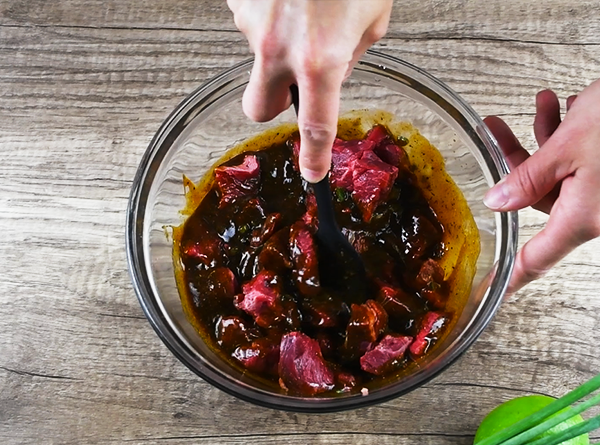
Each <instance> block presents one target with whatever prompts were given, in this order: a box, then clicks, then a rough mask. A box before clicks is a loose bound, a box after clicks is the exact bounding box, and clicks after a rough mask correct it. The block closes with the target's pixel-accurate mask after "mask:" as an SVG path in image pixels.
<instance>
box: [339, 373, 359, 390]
mask: <svg viewBox="0 0 600 445" xmlns="http://www.w3.org/2000/svg"><path fill="white" fill-rule="evenodd" d="M335 382H336V383H335V386H336V388H338V389H336V392H350V391H352V389H353V388H354V387H356V385H357V384H358V382H357V381H356V377H355V376H354V374H351V373H349V372H344V371H337V372H336V373H335Z"/></svg>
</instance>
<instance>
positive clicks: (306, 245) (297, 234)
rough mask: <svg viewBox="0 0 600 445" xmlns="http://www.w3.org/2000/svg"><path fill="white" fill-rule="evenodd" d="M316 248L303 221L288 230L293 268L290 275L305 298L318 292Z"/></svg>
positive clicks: (319, 287)
mask: <svg viewBox="0 0 600 445" xmlns="http://www.w3.org/2000/svg"><path fill="white" fill-rule="evenodd" d="M316 249H317V246H316V244H315V241H314V239H313V236H312V234H311V232H310V230H309V229H308V226H307V225H306V224H304V222H303V221H298V222H296V223H294V224H293V225H292V227H291V229H290V257H291V259H292V263H293V264H294V268H293V270H292V274H293V276H294V280H295V281H296V285H297V287H298V290H299V291H300V293H301V294H302V295H304V296H305V297H312V296H315V295H317V294H318V293H319V292H320V289H321V284H320V281H319V264H318V258H317V250H316Z"/></svg>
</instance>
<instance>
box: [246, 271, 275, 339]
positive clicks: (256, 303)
mask: <svg viewBox="0 0 600 445" xmlns="http://www.w3.org/2000/svg"><path fill="white" fill-rule="evenodd" d="M242 291H243V294H242V295H237V296H236V299H235V306H236V307H237V308H238V309H241V310H243V311H245V312H247V313H248V314H250V315H252V317H254V321H255V322H256V324H257V325H259V326H260V327H263V328H270V327H272V326H273V325H275V324H278V323H279V322H281V321H282V320H284V319H285V314H284V308H283V306H282V305H281V292H282V286H281V283H280V282H279V281H278V280H277V276H276V275H275V274H274V273H273V272H271V271H267V270H263V271H261V272H259V273H258V275H256V277H254V278H253V279H252V280H251V281H249V282H248V283H246V284H244V285H243V286H242Z"/></svg>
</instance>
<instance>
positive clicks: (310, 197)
mask: <svg viewBox="0 0 600 445" xmlns="http://www.w3.org/2000/svg"><path fill="white" fill-rule="evenodd" d="M305 203H306V213H305V214H304V215H302V221H304V223H305V224H306V225H307V226H308V228H309V229H310V231H311V232H312V233H315V232H316V231H317V228H318V227H319V214H318V211H317V198H316V197H315V195H314V194H313V193H310V192H307V193H306V201H305Z"/></svg>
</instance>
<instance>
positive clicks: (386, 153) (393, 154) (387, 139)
mask: <svg viewBox="0 0 600 445" xmlns="http://www.w3.org/2000/svg"><path fill="white" fill-rule="evenodd" d="M367 139H368V140H370V141H373V143H374V144H375V148H374V149H373V151H374V152H375V154H376V155H377V156H379V158H380V159H381V160H382V161H383V162H385V163H387V164H390V165H393V166H394V167H399V168H400V170H408V168H409V167H410V162H409V160H408V156H407V154H406V152H405V151H404V150H403V149H402V148H400V147H399V146H398V145H397V144H396V143H394V141H393V140H392V137H391V136H390V135H389V134H388V133H387V131H385V129H384V128H383V127H382V126H381V125H377V126H376V127H373V129H372V130H371V131H370V132H369V134H368V135H367Z"/></svg>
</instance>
